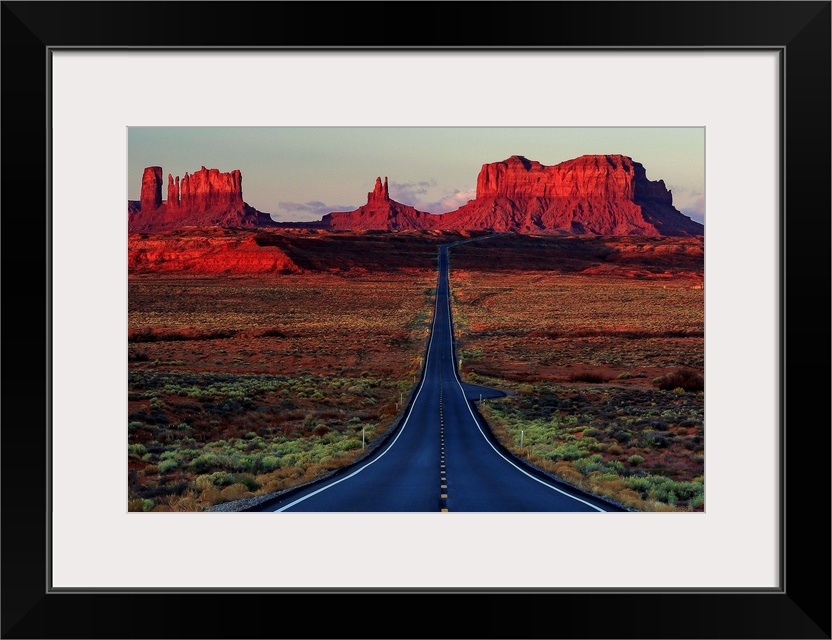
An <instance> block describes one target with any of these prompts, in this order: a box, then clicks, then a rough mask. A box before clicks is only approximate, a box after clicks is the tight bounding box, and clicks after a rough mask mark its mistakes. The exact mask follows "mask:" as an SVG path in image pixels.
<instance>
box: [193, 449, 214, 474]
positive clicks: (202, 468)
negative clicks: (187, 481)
mask: <svg viewBox="0 0 832 640" xmlns="http://www.w3.org/2000/svg"><path fill="white" fill-rule="evenodd" d="M219 464H220V458H219V456H218V455H217V454H215V453H204V454H202V455H201V456H199V457H198V458H196V459H195V460H194V461H193V462H191V470H192V471H193V472H194V473H205V472H207V471H210V470H211V469H215V468H216V467H218V466H219Z"/></svg>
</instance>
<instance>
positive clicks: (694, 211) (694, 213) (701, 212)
mask: <svg viewBox="0 0 832 640" xmlns="http://www.w3.org/2000/svg"><path fill="white" fill-rule="evenodd" d="M679 211H681V212H682V213H684V214H685V215H686V216H687V217H688V218H691V219H692V220H695V221H696V222H701V223H702V224H705V196H699V197H698V198H696V199H695V200H693V201H691V202H688V203H687V204H685V205H684V206H682V207H681V208H680V209H679Z"/></svg>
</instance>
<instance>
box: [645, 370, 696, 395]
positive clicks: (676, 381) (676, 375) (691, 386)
mask: <svg viewBox="0 0 832 640" xmlns="http://www.w3.org/2000/svg"><path fill="white" fill-rule="evenodd" d="M657 385H658V387H659V389H662V390H663V391H669V390H674V389H683V390H684V391H704V390H705V378H704V377H703V376H702V374H700V373H699V372H697V371H694V370H693V369H676V370H675V371H672V372H670V373H668V374H667V375H665V376H662V377H661V378H658V383H657Z"/></svg>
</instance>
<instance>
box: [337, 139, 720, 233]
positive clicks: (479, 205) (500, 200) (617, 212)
mask: <svg viewBox="0 0 832 640" xmlns="http://www.w3.org/2000/svg"><path fill="white" fill-rule="evenodd" d="M321 223H322V226H324V227H328V228H332V229H356V230H358V229H400V230H411V229H413V230H416V229H421V230H427V229H442V230H456V231H459V230H493V231H515V232H520V233H524V232H525V233H549V234H587V235H644V236H661V235H667V236H697V235H703V233H704V226H703V225H701V224H699V223H698V222H694V221H693V220H691V219H690V218H688V217H687V216H685V215H683V214H682V213H681V212H679V211H678V210H677V209H675V208H674V207H673V197H672V195H671V193H670V191H668V190H667V188H666V187H665V184H664V182H663V181H661V180H658V181H650V180H648V179H647V174H646V172H645V169H644V167H643V166H642V165H641V164H640V163H638V162H634V161H633V160H632V158H629V157H627V156H623V155H587V156H581V157H579V158H575V159H574V160H568V161H566V162H562V163H560V164H557V165H553V166H544V165H542V164H540V163H539V162H537V161H532V160H527V159H526V158H524V157H523V156H516V155H515V156H511V157H510V158H508V159H507V160H504V161H502V162H494V163H491V164H485V165H483V167H482V169H481V171H480V173H479V176H478V177H477V196H476V198H475V199H474V200H471V201H469V202H468V203H467V204H465V205H463V206H462V207H460V208H459V209H457V210H455V211H451V212H449V213H444V214H430V213H426V212H422V211H417V210H416V209H414V208H413V207H407V206H405V205H402V204H400V203H398V202H396V201H395V200H391V199H390V196H389V193H388V192H387V179H386V178H385V179H384V183H383V184H382V182H381V179H380V178H379V179H377V180H376V186H375V189H374V190H373V191H371V192H370V193H369V194H368V198H367V204H366V205H365V206H363V207H360V208H359V209H356V210H355V211H351V212H333V213H330V214H327V215H326V216H324V217H323V219H322V220H321Z"/></svg>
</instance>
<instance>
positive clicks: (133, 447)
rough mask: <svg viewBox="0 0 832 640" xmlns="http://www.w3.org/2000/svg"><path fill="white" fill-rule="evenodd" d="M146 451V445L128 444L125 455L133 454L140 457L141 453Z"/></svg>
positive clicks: (143, 453)
mask: <svg viewBox="0 0 832 640" xmlns="http://www.w3.org/2000/svg"><path fill="white" fill-rule="evenodd" d="M146 453H147V447H145V446H144V445H143V444H130V445H127V455H133V456H137V457H139V458H141V457H142V456H143V455H145V454H146Z"/></svg>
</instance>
